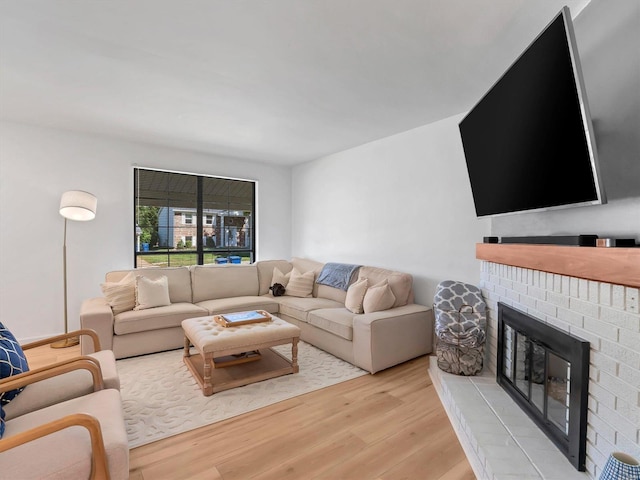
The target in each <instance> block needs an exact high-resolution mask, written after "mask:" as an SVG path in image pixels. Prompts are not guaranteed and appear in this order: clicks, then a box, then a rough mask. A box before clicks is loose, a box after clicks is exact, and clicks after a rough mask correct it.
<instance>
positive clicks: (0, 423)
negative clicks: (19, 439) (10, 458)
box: [0, 403, 4, 438]
mask: <svg viewBox="0 0 640 480" xmlns="http://www.w3.org/2000/svg"><path fill="white" fill-rule="evenodd" d="M3 435H4V408H2V403H0V438H2V436H3Z"/></svg>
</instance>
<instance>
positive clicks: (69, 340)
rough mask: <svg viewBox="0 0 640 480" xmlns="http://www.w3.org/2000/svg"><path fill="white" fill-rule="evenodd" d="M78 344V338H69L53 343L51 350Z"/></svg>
mask: <svg viewBox="0 0 640 480" xmlns="http://www.w3.org/2000/svg"><path fill="white" fill-rule="evenodd" d="M78 344H80V337H71V338H65V339H64V340H60V341H59V342H53V343H52V344H51V348H67V347H73V346H74V345H78Z"/></svg>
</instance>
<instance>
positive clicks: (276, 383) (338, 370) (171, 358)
mask: <svg viewBox="0 0 640 480" xmlns="http://www.w3.org/2000/svg"><path fill="white" fill-rule="evenodd" d="M298 347H299V348H298V365H300V372H299V373H296V374H293V375H285V376H282V377H277V378H272V379H270V380H265V381H263V382H258V383H253V384H251V385H246V386H244V387H239V388H234V389H231V390H225V391H222V392H218V393H215V394H213V395H211V396H209V397H205V396H204V395H203V394H202V390H201V389H200V387H199V386H198V384H197V383H196V381H195V380H194V379H193V377H192V376H191V373H190V372H189V370H188V369H187V367H186V365H185V364H184V362H183V361H182V350H173V351H170V352H163V353H156V354H153V355H145V356H142V357H134V358H127V359H123V360H118V362H117V366H118V373H119V374H120V382H121V389H120V390H121V393H122V400H123V407H124V416H125V422H126V425H127V435H128V437H129V447H130V448H133V447H138V446H140V445H144V444H147V443H151V442H154V441H156V440H160V439H163V438H167V437H170V436H172V435H177V434H178V433H182V432H186V431H189V430H193V429H194V428H198V427H202V426H204V425H209V424H211V423H215V422H219V421H220V420H225V419H227V418H230V417H234V416H236V415H240V414H242V413H246V412H250V411H252V410H256V409H258V408H261V407H265V406H267V405H271V404H273V403H276V402H279V401H281V400H286V399H288V398H292V397H296V396H298V395H302V394H303V393H308V392H312V391H314V390H319V389H321V388H324V387H328V386H330V385H335V384H336V383H340V382H344V381H346V380H351V379H353V378H356V377H359V376H362V375H366V374H367V372H366V371H364V370H361V369H360V368H358V367H355V366H353V365H351V364H349V363H347V362H345V361H343V360H340V359H338V358H336V357H334V356H333V355H330V354H328V353H326V352H324V351H322V350H320V349H318V348H315V347H314V346H312V345H309V344H308V343H304V342H300V343H299V344H298ZM275 349H276V350H278V351H279V352H280V353H281V354H283V355H285V356H286V357H287V358H291V345H281V346H279V347H275Z"/></svg>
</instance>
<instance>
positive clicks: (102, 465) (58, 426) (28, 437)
mask: <svg viewBox="0 0 640 480" xmlns="http://www.w3.org/2000/svg"><path fill="white" fill-rule="evenodd" d="M74 426H81V427H84V428H86V429H87V430H88V431H89V436H90V437H91V476H90V477H89V478H91V479H94V480H108V479H109V468H108V464H107V453H106V451H105V448H104V440H103V438H102V430H101V429H100V422H98V420H97V419H96V418H95V417H93V416H91V415H87V414H85V413H74V414H72V415H67V416H65V417H62V418H59V419H57V420H52V421H51V422H48V423H45V424H42V425H38V426H37V427H35V428H32V429H30V430H27V431H25V432H21V433H17V434H15V435H12V436H11V437H8V438H4V439H2V440H0V452H5V451H7V450H10V449H11V448H15V447H17V446H19V445H23V444H25V443H28V442H31V441H33V440H36V439H38V438H41V437H44V436H46V435H50V434H52V433H55V432H58V431H60V430H63V429H65V428H69V427H74Z"/></svg>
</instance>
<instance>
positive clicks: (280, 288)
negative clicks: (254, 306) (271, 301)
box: [269, 283, 286, 297]
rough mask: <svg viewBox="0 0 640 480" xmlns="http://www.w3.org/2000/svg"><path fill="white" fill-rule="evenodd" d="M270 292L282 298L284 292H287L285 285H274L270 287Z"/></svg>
mask: <svg viewBox="0 0 640 480" xmlns="http://www.w3.org/2000/svg"><path fill="white" fill-rule="evenodd" d="M269 290H271V293H272V294H273V296H274V297H281V296H282V295H284V292H285V291H286V290H285V288H284V285H282V284H281V283H274V284H273V285H272V286H270V287H269Z"/></svg>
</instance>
